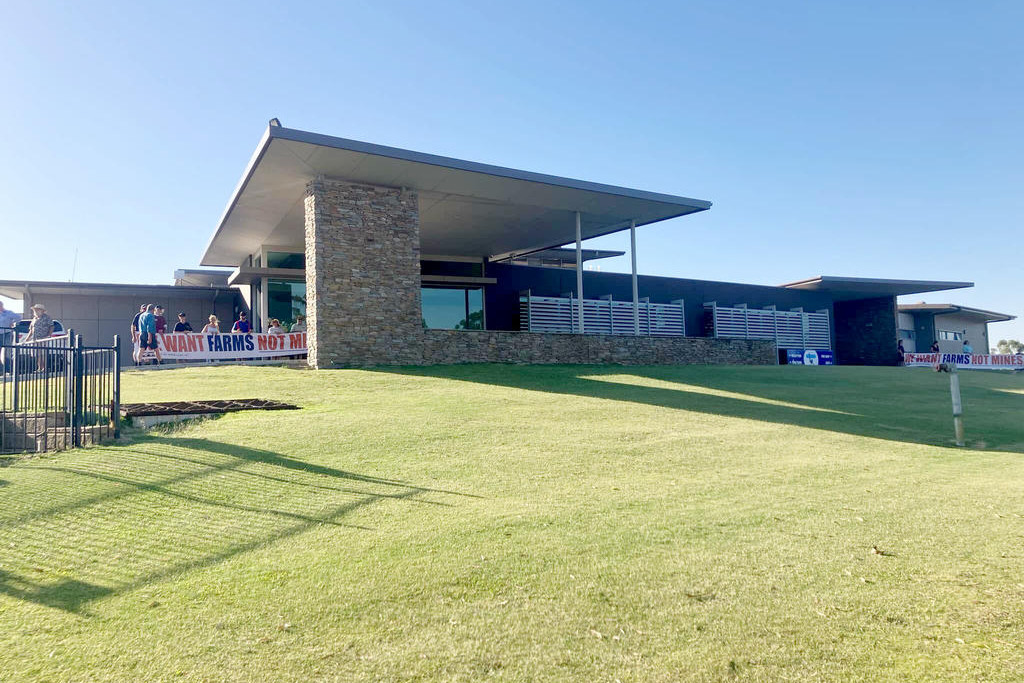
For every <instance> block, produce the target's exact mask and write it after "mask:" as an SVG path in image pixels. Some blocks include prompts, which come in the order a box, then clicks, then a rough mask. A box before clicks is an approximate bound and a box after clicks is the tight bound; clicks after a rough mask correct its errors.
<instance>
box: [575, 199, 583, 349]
mask: <svg viewBox="0 0 1024 683" xmlns="http://www.w3.org/2000/svg"><path fill="white" fill-rule="evenodd" d="M576 296H578V297H579V304H580V308H579V316H580V317H579V328H580V334H583V229H582V226H581V225H580V212H579V211H577V212H576Z"/></svg>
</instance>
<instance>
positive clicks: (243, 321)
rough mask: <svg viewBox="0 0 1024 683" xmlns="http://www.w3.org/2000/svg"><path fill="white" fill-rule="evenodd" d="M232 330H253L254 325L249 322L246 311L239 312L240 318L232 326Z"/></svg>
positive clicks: (245, 332)
mask: <svg viewBox="0 0 1024 683" xmlns="http://www.w3.org/2000/svg"><path fill="white" fill-rule="evenodd" d="M231 331H232V332H241V333H242V334H249V333H250V332H252V325H250V324H249V318H248V317H247V316H246V315H245V311H242V312H241V313H239V314H238V320H236V321H235V324H234V325H232V326H231Z"/></svg>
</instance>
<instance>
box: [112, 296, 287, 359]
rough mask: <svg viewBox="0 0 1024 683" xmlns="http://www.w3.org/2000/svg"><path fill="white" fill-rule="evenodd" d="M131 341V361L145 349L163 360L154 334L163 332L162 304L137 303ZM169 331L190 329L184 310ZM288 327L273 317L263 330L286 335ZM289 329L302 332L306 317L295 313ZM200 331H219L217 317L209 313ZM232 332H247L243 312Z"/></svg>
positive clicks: (213, 332)
mask: <svg viewBox="0 0 1024 683" xmlns="http://www.w3.org/2000/svg"><path fill="white" fill-rule="evenodd" d="M131 330H132V342H133V343H137V344H138V347H137V350H136V351H135V363H136V364H139V363H141V360H142V355H143V354H144V353H145V352H146V350H147V349H148V350H151V351H153V355H155V356H156V363H157V364H160V363H162V362H163V359H162V358H161V357H160V345H159V341H158V337H157V335H159V334H166V333H167V318H166V317H164V307H163V306H161V305H160V304H142V305H141V306H139V312H138V313H136V314H135V318H134V319H133V320H132V326H131ZM171 331H172V332H194V331H195V330H193V329H192V324H191V323H190V322H189V321H188V315H187V314H186V313H185V312H184V311H180V312H179V313H178V322H177V323H175V324H174V328H173V329H172V330H171ZM288 331H289V330H286V329H285V328H284V326H283V325H281V321H280V320H279V319H277V318H272V319H271V320H270V326H269V328H268V329H267V332H268V333H269V334H287V333H288ZM291 331H292V332H305V331H306V317H305V316H303V315H299V316H296V318H295V322H294V323H293V324H292V326H291ZM199 332H200V334H220V333H221V330H220V320H218V319H217V316H215V315H211V316H210V317H209V319H208V320H207V322H206V325H204V326H203V329H201V330H200V331H199ZM231 332H232V333H238V334H247V333H249V332H252V324H251V323H250V322H249V316H248V315H247V314H246V312H245V311H242V312H241V313H239V314H238V320H236V321H235V322H234V324H233V325H232V326H231Z"/></svg>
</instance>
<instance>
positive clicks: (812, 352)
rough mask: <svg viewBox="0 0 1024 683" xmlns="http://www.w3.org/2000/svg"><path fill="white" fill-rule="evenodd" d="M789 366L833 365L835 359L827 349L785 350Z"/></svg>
mask: <svg viewBox="0 0 1024 683" xmlns="http://www.w3.org/2000/svg"><path fill="white" fill-rule="evenodd" d="M786 363H787V364H789V365H835V364H836V358H835V355H833V353H832V351H830V350H829V349H786Z"/></svg>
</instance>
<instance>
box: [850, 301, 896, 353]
mask: <svg viewBox="0 0 1024 683" xmlns="http://www.w3.org/2000/svg"><path fill="white" fill-rule="evenodd" d="M835 321H836V322H835V325H836V362H838V363H839V364H840V365H896V364H897V361H898V358H897V357H896V343H897V341H898V336H899V333H898V332H897V330H896V297H894V296H883V297H878V298H874V299H858V300H855V301H837V302H836V303H835Z"/></svg>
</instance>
